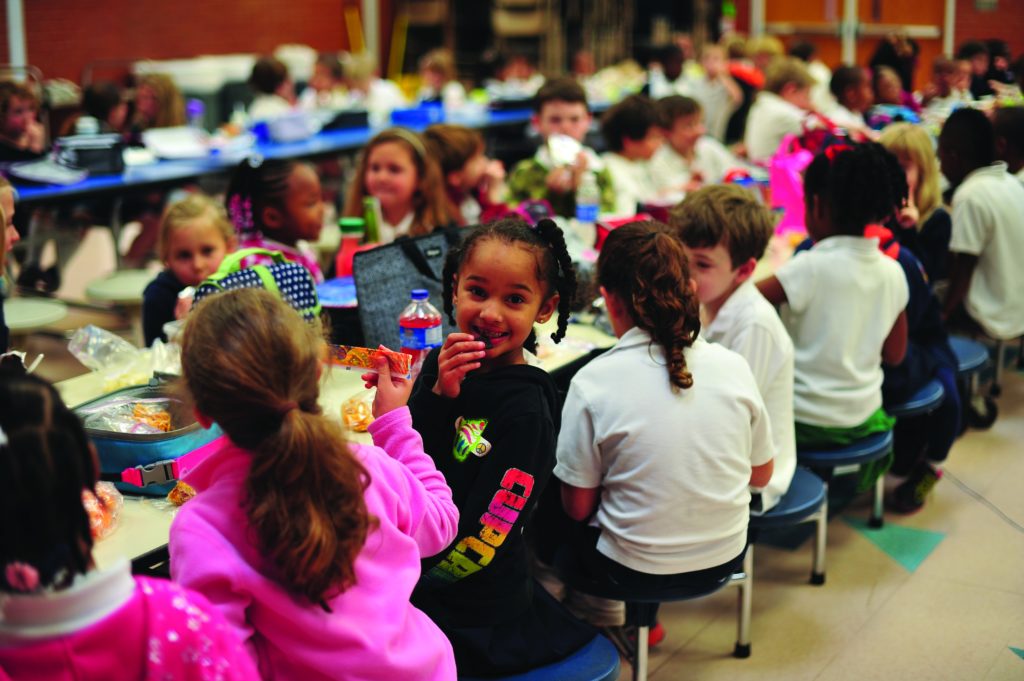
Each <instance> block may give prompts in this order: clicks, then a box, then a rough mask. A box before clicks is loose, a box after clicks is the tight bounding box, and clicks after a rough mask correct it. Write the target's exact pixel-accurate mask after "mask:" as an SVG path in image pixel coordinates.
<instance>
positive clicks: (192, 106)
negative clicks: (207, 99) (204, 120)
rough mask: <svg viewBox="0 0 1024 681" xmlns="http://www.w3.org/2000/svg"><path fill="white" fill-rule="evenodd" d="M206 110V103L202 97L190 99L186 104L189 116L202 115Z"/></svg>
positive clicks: (186, 112) (186, 111)
mask: <svg viewBox="0 0 1024 681" xmlns="http://www.w3.org/2000/svg"><path fill="white" fill-rule="evenodd" d="M205 111H206V104H204V103H203V100H201V99H190V100H188V102H187V103H186V104H185V114H186V115H188V116H202V115H203V113H204V112H205Z"/></svg>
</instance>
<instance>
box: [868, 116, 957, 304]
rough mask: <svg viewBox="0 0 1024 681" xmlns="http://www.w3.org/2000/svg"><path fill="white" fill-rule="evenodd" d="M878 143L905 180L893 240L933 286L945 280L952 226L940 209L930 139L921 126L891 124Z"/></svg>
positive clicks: (936, 176) (933, 152)
mask: <svg viewBox="0 0 1024 681" xmlns="http://www.w3.org/2000/svg"><path fill="white" fill-rule="evenodd" d="M878 143H879V144H881V145H882V146H883V147H885V148H886V150H888V151H889V153H891V154H893V155H895V156H896V160H898V161H899V163H900V165H901V166H902V167H903V170H904V171H905V172H906V177H907V203H906V205H905V206H903V207H902V208H901V209H900V212H899V215H898V217H897V220H896V227H895V228H894V231H895V232H896V238H897V239H898V240H899V242H900V245H902V246H905V247H906V248H907V249H909V250H910V251H911V252H912V253H913V254H914V256H916V257H917V260H918V261H920V263H921V265H922V266H923V267H924V271H925V274H927V276H928V280H929V281H930V282H932V284H934V283H935V282H938V281H942V280H945V279H947V278H948V277H949V273H948V272H947V265H948V263H947V261H948V260H949V236H950V232H951V230H952V222H951V221H950V218H949V213H947V212H946V209H945V208H943V206H942V193H941V192H940V190H939V176H940V174H941V173H940V172H939V161H938V159H937V158H936V156H935V148H934V146H933V145H932V138H931V137H930V136H929V135H928V133H927V132H926V131H925V129H924V128H923V127H921V126H918V125H911V124H910V123H894V124H893V125H890V126H889V127H887V128H886V129H885V130H883V131H882V134H881V136H880V137H879V138H878Z"/></svg>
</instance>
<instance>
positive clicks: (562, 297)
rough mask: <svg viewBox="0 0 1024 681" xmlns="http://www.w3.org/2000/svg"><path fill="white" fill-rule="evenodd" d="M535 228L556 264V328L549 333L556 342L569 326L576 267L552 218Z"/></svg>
mask: <svg viewBox="0 0 1024 681" xmlns="http://www.w3.org/2000/svg"><path fill="white" fill-rule="evenodd" d="M535 229H536V230H537V234H539V235H540V236H541V238H542V239H544V240H545V241H547V242H548V247H549V248H550V249H551V253H552V255H554V256H555V262H556V263H557V264H558V268H557V270H558V271H557V273H556V274H555V287H554V288H555V290H556V291H558V295H559V298H558V328H557V330H556V331H555V332H554V333H553V334H551V340H553V341H555V342H556V343H558V342H560V341H561V340H562V339H563V338H565V330H566V329H567V328H568V326H569V314H570V311H571V306H572V300H573V298H574V297H575V296H576V269H575V268H574V267H573V264H572V257H571V256H570V255H569V248H568V247H567V246H566V244H565V234H564V233H563V232H562V230H561V229H559V227H558V225H556V224H555V223H554V221H553V220H548V219H544V220H541V221H540V222H538V223H537V226H536V227H535ZM531 352H532V350H531Z"/></svg>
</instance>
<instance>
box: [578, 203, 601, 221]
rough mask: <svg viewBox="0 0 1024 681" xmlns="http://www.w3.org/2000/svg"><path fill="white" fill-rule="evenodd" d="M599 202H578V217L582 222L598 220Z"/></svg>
mask: <svg viewBox="0 0 1024 681" xmlns="http://www.w3.org/2000/svg"><path fill="white" fill-rule="evenodd" d="M597 213H598V206H597V204H582V205H581V204H576V219H577V220H579V221H580V222H597Z"/></svg>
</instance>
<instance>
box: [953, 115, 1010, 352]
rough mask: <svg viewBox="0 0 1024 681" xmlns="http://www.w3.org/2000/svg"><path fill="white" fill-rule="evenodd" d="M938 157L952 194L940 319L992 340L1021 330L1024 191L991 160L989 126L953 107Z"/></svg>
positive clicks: (992, 141) (983, 118)
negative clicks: (948, 264)
mask: <svg viewBox="0 0 1024 681" xmlns="http://www.w3.org/2000/svg"><path fill="white" fill-rule="evenodd" d="M939 160H940V161H941V162H942V172H943V174H944V175H945V176H946V178H947V179H948V180H949V182H950V184H951V185H953V186H954V187H956V191H955V192H954V193H953V233H952V235H951V237H950V240H949V250H950V251H951V252H952V254H953V260H952V265H951V268H950V275H949V294H948V295H947V297H946V302H945V305H944V309H943V316H944V317H945V318H946V319H947V320H948V321H949V322H950V323H951V324H953V325H954V326H962V327H966V328H967V329H968V330H971V331H976V330H978V328H979V327H980V330H982V331H984V332H985V333H986V334H988V335H989V336H991V337H993V338H997V339H1003V340H1006V339H1010V338H1015V337H1017V336H1019V335H1021V334H1022V333H1024V268H1021V265H1020V257H1021V254H1022V253H1024V186H1022V185H1021V182H1020V180H1018V179H1017V178H1016V177H1014V176H1013V175H1010V174H1009V173H1008V172H1007V170H1006V164H1005V163H1003V162H1002V161H995V138H994V133H993V131H992V124H991V123H990V122H989V120H988V118H987V117H986V116H985V114H983V113H982V112H980V111H977V110H974V109H958V110H957V111H954V112H953V114H952V115H950V117H949V119H948V120H947V121H946V124H945V125H944V126H943V128H942V134H941V135H939Z"/></svg>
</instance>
